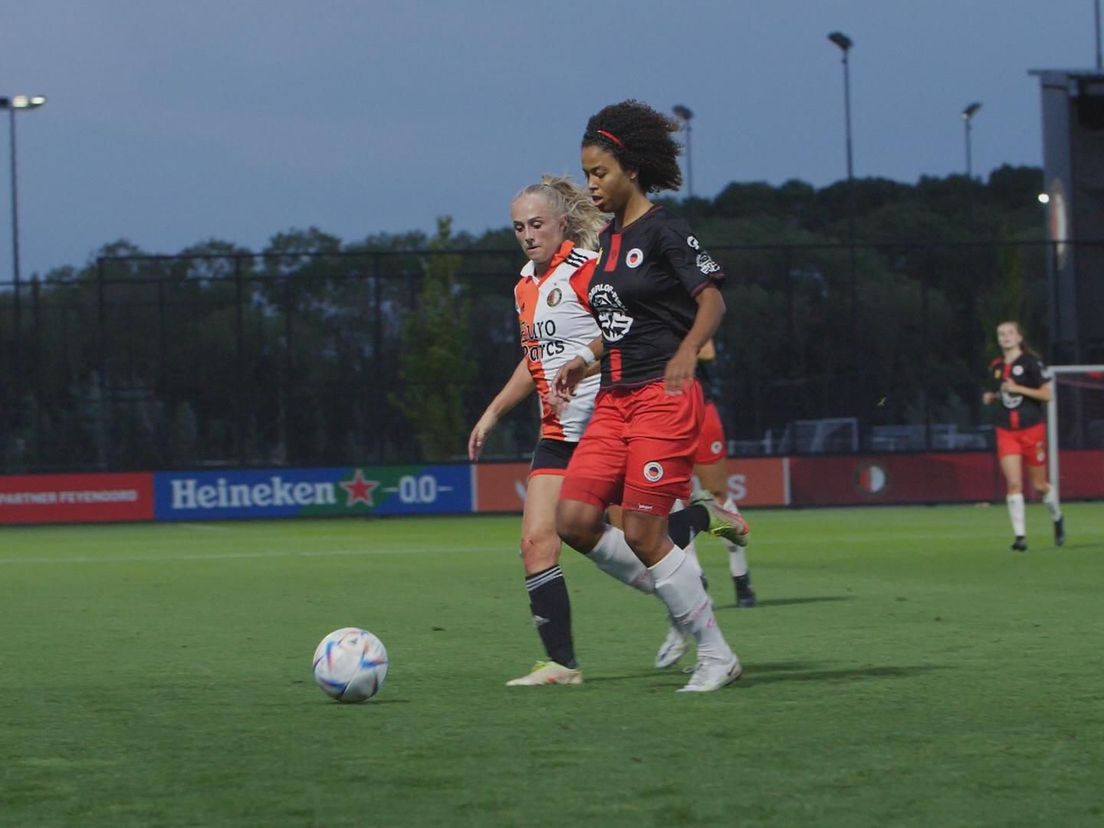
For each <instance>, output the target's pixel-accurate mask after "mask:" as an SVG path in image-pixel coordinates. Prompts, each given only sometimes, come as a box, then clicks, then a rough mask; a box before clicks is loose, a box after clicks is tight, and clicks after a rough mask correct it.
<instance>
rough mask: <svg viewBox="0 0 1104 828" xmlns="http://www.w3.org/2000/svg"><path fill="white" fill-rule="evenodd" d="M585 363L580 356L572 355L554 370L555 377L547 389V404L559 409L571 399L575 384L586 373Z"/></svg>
mask: <svg viewBox="0 0 1104 828" xmlns="http://www.w3.org/2000/svg"><path fill="white" fill-rule="evenodd" d="M586 370H587V364H586V363H585V362H583V358H582V357H572V358H571V359H569V360H568V361H567V362H565V363H564V364H563V365H561V366H560V370H559V371H557V372H556V377H555V379H553V380H552V385H551V386H549V389H548V404H549V405H551V406H552V407H553V408H556V409H559V408H562V407H563V406H564V405H566V404H567V403H568V401H570V400H571V396H572V395H573V394H574V393H575V386H576V385H578V384H579V382H580V381H581V380H582V379H583V377H584V376H585V375H586Z"/></svg>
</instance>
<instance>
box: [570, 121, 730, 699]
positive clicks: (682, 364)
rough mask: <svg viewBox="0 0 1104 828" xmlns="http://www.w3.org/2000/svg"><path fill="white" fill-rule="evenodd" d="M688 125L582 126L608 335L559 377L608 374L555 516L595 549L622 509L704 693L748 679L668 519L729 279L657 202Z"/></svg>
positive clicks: (596, 302) (596, 298)
mask: <svg viewBox="0 0 1104 828" xmlns="http://www.w3.org/2000/svg"><path fill="white" fill-rule="evenodd" d="M678 129H679V127H678V124H676V123H675V122H674V121H672V120H671V119H670V118H667V117H666V116H664V115H662V114H660V113H658V112H656V111H655V110H654V109H652V108H651V107H649V106H647V105H645V104H642V103H640V102H638V101H624V102H622V103H619V104H613V105H611V106H607V107H606V108H604V109H603V110H601V111H600V112H599V113H598V114H597V115H595V116H593V117H592V118H591V119H590V121H589V122H588V123H587V128H586V132H585V133H584V135H583V141H582V166H583V173H584V174H585V176H586V180H587V188H588V189H589V191H590V193H591V198H592V199H593V200H594V203H595V205H596V206H597V207H598V209H600V210H602V211H603V212H607V213H612V214H613V221H612V222H611V224H610V225H609V226H608V227H607V228H606V229H605V230H603V231H602V234H601V236H600V237H599V241H600V245H601V248H602V250H601V254H600V256H599V259H598V265H597V267H596V268H595V272H594V276H593V278H592V280H591V283H590V287H589V289H588V291H587V298H588V301H589V302H590V306H591V312H592V313H593V314H594V316H595V318H596V319H597V320H598V327H599V328H600V329H601V332H602V336H601V337H600V338H598V339H596V340H595V341H594V342H593V343H591V345H590V346H589V347H587V348H583V349H582V350H581V351H580V353H579V355H578V356H576V357H575V358H574V359H572V360H571V361H569V362H567V363H566V364H565V365H564V366H563V367H562V368H561V369H560V372H559V374H558V375H557V377H556V380H555V382H554V386H555V388H556V390H557V392H558V393H562V394H567V393H570V389H572V388H573V387H574V386H575V384H576V383H577V382H578V381H579V380H580V379H581V378H582V376H583V375H584V374H585V372H586V368H587V366H588V365H589V364H590V363H593V362H594V361H595V360H596V359H597V358H599V357H600V358H601V360H602V366H601V367H602V380H601V390H600V391H599V393H598V398H597V400H596V403H595V410H594V414H593V416H592V418H591V421H590V424H589V425H588V426H587V429H586V432H585V433H584V434H583V438H582V440H581V441H580V443H579V446H578V448H577V449H576V451H575V454H574V455H573V457H572V459H571V463H570V464H569V466H568V469H567V475H566V478H565V480H564V484H563V488H562V490H561V492H560V503H559V507H558V509H557V520H556V525H557V530H558V531H559V533H560V537H562V538H563V539H564V541H565V542H567V543H568V544H569V545H570V546H572V547H573V548H575V549H577V550H578V551H580V552H583V553H584V554H591V553H592V552H593V551H594V550H599V549H601V548H602V546H603V545H604V544H605V543H606V542H607V540H608V538H609V537H610V535H611V532H612V531H613V530H612V529H611V527H610V526H609V525H608V524H607V523H605V521H604V519H603V514H604V512H605V510H606V507H607V506H608V505H610V504H620V505H621V507H622V513H623V521H624V536H625V539H626V540H627V541H628V544H629V546H630V547H631V548H632V551H633V552H634V553H635V555H636V557H637V558H638V559H639V560H640V562H641V563H642V564H643V565H644V566H646V567H647V569H648V572H649V574H650V575H651V577H652V579H653V581H654V583H655V589H656V593H657V594H658V595H659V597H660V598H661V599H662V600H663V602H664V604H666V605H667V609H668V611H669V613H670V614H671V617H672V618H673V619H674V620H675V621H676V622H677V623H678V624H679V625H680V626H681V627H682V629H683V630H684V631H685V632H686V633H687V634H688V635H690V636H692V637H693V639H694V640H695V641H696V642H697V645H698V666H697V668H696V669H695V670H694V674H693V675H692V676H691V678H690V681H689V682H688V683H687V685H686V686H685V687H683V688H681V690H682V691H689V692H705V691H710V690H716V689H718V688H720V687H723V686H725V685H726V684H730V683H731V682H733V681H735V680H736V679H738V678H739V677H740V675H741V672H742V668H741V666H740V661H739V659H738V658H737V657H736V656H735V654H733V652H732V650H731V649H730V648H729V646H728V643H727V642H726V641H725V639H724V636H723V635H722V634H721V631H720V629H719V628H718V627H717V622H716V618H715V616H714V614H713V605H712V603H711V602H710V600H709V597H708V595H707V594H706V592H705V589H704V587H703V586H702V582H701V570H700V568H699V567H698V566H697V564H696V562H695V561H694V560H693V559H692V558H690V557H689V556H687V555H686V553H685V552H684V551H683V550H682V548H680V547H679V546H677V545H676V544H675V543H674V542H673V541H672V540H671V538H670V536H669V533H668V521H667V518H668V514H669V513H670V511H671V507H672V505H673V503H674V501H675V500H676V499H680V498H683V499H685V498H686V497H687V496H688V495H689V494H690V480H691V476H692V473H693V467H694V453H695V448H696V446H697V443H698V439H699V433H700V431H701V426H702V417H703V407H704V402H703V398H702V390H701V386H700V385H699V383H698V381H697V380H696V379H695V369H696V366H697V361H698V352H699V350H700V349H701V348H702V346H704V345H705V344H706V342H708V341H709V339H710V338H711V337H712V336H713V334H714V333H715V332H716V330H717V327H718V325H719V324H720V321H721V318H722V316H723V315H724V310H725V307H724V300H723V299H722V297H721V292H720V290H719V289H718V286H719V285H720V283H721V281H722V280H723V278H724V276H723V273H722V272H721V267H720V265H718V264H717V262H716V261H714V260H713V258H712V257H711V256H710V255H709V254H708V253H707V252H706V251H705V250H703V249H702V247H701V245H700V243H699V242H698V240H697V239H696V238H695V237H694V234H693V233H692V232H691V231H690V228H689V227H688V226H687V224H686V223H685V222H683V221H681V220H679V219H676V218H673V217H672V216H670V215H668V214H667V212H666V210H665V209H664V208H663V207H659V206H655V205H653V204H652V202H651V201H650V200H649V199H648V194H649V193H653V192H657V191H660V190H667V189H671V190H674V189H678V187H679V186H680V184H681V182H682V175H681V172H680V170H679V166H678V153H679V147H678V145H677V144H676V143H675V141H674V140H673V138H672V134H673V133H674V132H676V131H677V130H678ZM708 500H709V503H708V504H703V505H707V507H708V509H709V511H710V514H711V516H713V517H716V518H718V523H717V525H715V526H714V525H711V526H710V530H711V531H713V532H714V534H718V535H720V536H722V537H729V539H731V540H737V539H739V540H741V541H743V542H745V543H746V539H747V534H748V531H747V524H746V523H745V522H744V521H743V518H741V517H740V516H739V514H738V513H732V512H728V511H727V510H724V509H723V508H721V507H720V506H718V505H717V504H715V503H713V502H712V500H713V499H712V497H710V498H709V499H708Z"/></svg>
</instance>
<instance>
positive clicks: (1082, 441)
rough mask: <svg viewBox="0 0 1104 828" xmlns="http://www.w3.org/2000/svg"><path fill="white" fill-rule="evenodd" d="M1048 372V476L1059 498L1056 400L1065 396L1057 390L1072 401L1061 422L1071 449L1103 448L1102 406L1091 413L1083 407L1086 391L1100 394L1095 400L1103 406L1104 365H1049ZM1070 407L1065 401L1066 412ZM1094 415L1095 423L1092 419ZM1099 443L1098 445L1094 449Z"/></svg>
mask: <svg viewBox="0 0 1104 828" xmlns="http://www.w3.org/2000/svg"><path fill="white" fill-rule="evenodd" d="M1050 372H1051V374H1052V379H1051V383H1050V402H1048V403H1047V475H1048V477H1049V479H1050V482H1051V484H1052V485H1053V486H1055V487H1056V491H1057V492H1058V497H1059V498H1061V496H1062V487H1061V485H1060V481H1059V478H1058V469H1059V466H1058V456H1059V454H1060V453H1061V452H1060V451H1059V446H1058V417H1059V408H1058V400H1059V397H1060V396H1061V397H1062V399H1063V400H1066V399H1067V396H1068V395H1067V394H1066V393H1063V394H1061V395H1060V394H1059V393H1058V389H1059V388H1062V389H1063V390H1064V392H1069V395H1072V397H1073V398H1074V399H1073V400H1072V404H1073V405H1074V409H1073V410H1069V411H1068V413H1067V416H1066V419H1065V421H1064V422H1063V429H1064V430H1065V431H1066V433H1068V434H1070V435H1072V437H1073V440H1072V442H1073V445H1074V447H1076V448H1086V447H1092V448H1104V405H1101V407H1100V409H1099V410H1097V411H1095V412H1094V411H1092V409H1091V407H1090V406H1088V405H1085V404H1084V393H1085V392H1086V391H1096V392H1102V393H1098V394H1097V395H1094V396H1097V397H1099V398H1100V400H1101V402H1104V365H1051V366H1050ZM1077 398H1080V399H1077ZM1078 403H1081V404H1080V405H1078ZM1069 404H1070V403H1069V401H1067V403H1066V407H1067V408H1068V406H1069ZM1093 414H1095V415H1096V416H1097V419H1092V415H1093ZM1071 417H1072V427H1070V423H1071V420H1070V418H1071ZM1098 441H1099V442H1100V445H1096V443H1097V442H1098Z"/></svg>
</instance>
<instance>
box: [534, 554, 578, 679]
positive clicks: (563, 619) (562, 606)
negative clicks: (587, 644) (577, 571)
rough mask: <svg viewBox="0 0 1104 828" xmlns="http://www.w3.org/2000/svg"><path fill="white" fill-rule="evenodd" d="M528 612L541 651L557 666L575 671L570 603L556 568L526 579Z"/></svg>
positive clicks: (560, 575)
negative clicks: (541, 646)
mask: <svg viewBox="0 0 1104 828" xmlns="http://www.w3.org/2000/svg"><path fill="white" fill-rule="evenodd" d="M525 588H526V589H527V590H528V591H529V609H531V610H532V611H533V623H534V624H536V625H537V633H538V634H539V635H540V637H541V642H542V643H543V644H544V651H545V652H546V653H548V657H549V658H550V659H551V660H552V661H555V662H556V663H557V664H562V665H563V666H564V667H569V668H571V669H575V666H576V661H575V643H574V642H573V641H572V640H571V599H569V598H568V597H567V584H566V583H565V582H564V577H563V572H561V571H560V567H559V566H553V567H551V568H549V569H546V570H544V572H538V573H537V574H535V575H529V576H528V577H526V579H525Z"/></svg>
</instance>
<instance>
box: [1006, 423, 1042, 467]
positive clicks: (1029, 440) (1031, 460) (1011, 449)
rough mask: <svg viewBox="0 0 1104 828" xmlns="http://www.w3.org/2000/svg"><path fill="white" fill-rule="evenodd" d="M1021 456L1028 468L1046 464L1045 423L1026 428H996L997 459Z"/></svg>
mask: <svg viewBox="0 0 1104 828" xmlns="http://www.w3.org/2000/svg"><path fill="white" fill-rule="evenodd" d="M1016 454H1019V455H1022V456H1023V459H1024V462H1025V463H1027V465H1029V466H1042V465H1045V464H1046V423H1035V425H1033V426H1028V427H1027V428H1000V427H999V426H998V427H997V457H1008V456H1010V455H1016Z"/></svg>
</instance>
